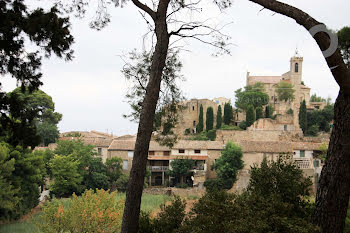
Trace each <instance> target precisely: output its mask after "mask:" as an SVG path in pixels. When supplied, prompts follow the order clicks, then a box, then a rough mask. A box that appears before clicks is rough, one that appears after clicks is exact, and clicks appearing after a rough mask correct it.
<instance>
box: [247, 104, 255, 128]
mask: <svg viewBox="0 0 350 233" xmlns="http://www.w3.org/2000/svg"><path fill="white" fill-rule="evenodd" d="M255 120H256V116H255V111H254V107H253V105H249V107H248V109H247V113H246V124H247V127H249V126H251V125H252V124H253V123H254V122H255Z"/></svg>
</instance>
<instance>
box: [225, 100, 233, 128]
mask: <svg viewBox="0 0 350 233" xmlns="http://www.w3.org/2000/svg"><path fill="white" fill-rule="evenodd" d="M232 120H233V110H232V106H231V104H230V103H226V104H225V105H224V124H225V125H229V124H230V123H231V121H232Z"/></svg>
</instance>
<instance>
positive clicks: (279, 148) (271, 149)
mask: <svg viewBox="0 0 350 233" xmlns="http://www.w3.org/2000/svg"><path fill="white" fill-rule="evenodd" d="M239 145H240V146H241V147H242V150H243V152H267V153H288V152H292V147H291V144H290V143H289V142H278V141H241V142H240V143H239Z"/></svg>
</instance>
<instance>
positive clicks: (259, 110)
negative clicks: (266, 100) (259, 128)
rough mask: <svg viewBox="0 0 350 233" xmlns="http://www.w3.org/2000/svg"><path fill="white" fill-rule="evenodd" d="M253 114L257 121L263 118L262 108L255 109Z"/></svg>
mask: <svg viewBox="0 0 350 233" xmlns="http://www.w3.org/2000/svg"><path fill="white" fill-rule="evenodd" d="M255 112H256V119H257V120H259V119H260V118H263V117H264V114H263V108H262V107H257V108H256V109H255Z"/></svg>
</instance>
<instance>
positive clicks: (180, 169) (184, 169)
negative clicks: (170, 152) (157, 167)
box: [168, 158, 195, 184]
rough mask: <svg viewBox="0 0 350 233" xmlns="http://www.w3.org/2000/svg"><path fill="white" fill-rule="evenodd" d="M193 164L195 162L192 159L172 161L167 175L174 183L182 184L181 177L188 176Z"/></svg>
mask: <svg viewBox="0 0 350 233" xmlns="http://www.w3.org/2000/svg"><path fill="white" fill-rule="evenodd" d="M194 164H195V161H194V160H192V159H188V158H183V159H174V160H173V161H171V162H170V166H171V169H170V170H169V171H168V175H169V176H172V177H175V180H176V182H179V183H180V184H183V177H184V176H186V175H188V174H189V172H190V170H191V169H192V168H193V166H194Z"/></svg>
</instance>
